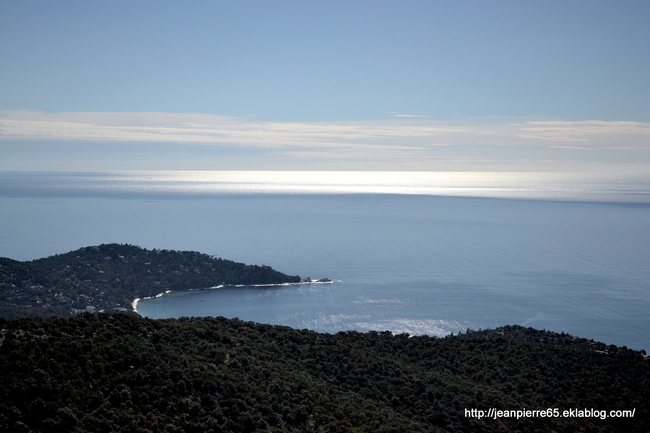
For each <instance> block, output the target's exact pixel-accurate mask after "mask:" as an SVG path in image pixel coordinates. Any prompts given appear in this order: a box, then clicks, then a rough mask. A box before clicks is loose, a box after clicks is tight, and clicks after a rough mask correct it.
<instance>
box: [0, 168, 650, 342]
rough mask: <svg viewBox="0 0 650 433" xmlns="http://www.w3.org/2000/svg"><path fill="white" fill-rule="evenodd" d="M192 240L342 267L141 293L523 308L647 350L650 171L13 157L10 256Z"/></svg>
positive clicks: (410, 315)
mask: <svg viewBox="0 0 650 433" xmlns="http://www.w3.org/2000/svg"><path fill="white" fill-rule="evenodd" d="M112 242H118V243H128V244H133V245H139V246H142V247H145V248H161V249H174V250H192V251H199V252H203V253H207V254H216V255H218V256H220V257H223V258H225V259H229V260H235V261H239V262H244V263H247V264H266V265H269V266H272V267H273V268H275V269H277V270H279V271H281V272H284V273H287V274H290V275H296V274H297V275H300V276H302V277H307V276H309V277H312V278H314V279H316V278H321V277H329V278H331V279H332V280H334V282H333V283H331V284H311V285H295V286H280V287H239V288H222V289H216V290H209V291H191V292H179V293H169V294H167V295H164V296H161V297H158V298H154V299H145V300H141V301H140V302H139V303H138V305H137V308H138V312H139V313H140V314H142V315H144V316H147V317H152V318H166V317H181V316H225V317H239V318H240V319H243V320H251V321H256V322H264V323H272V324H282V325H288V326H292V327H296V328H309V329H314V330H317V331H322V332H338V331H344V330H350V329H354V330H359V331H367V330H371V329H374V330H390V331H392V332H395V333H401V332H407V333H409V334H430V335H438V336H442V335H445V334H448V333H450V332H458V331H465V330H466V329H467V328H473V329H479V328H488V327H489V328H493V327H497V326H501V325H507V324H520V325H525V326H533V327H535V328H540V329H547V330H552V331H557V332H562V331H563V332H567V333H570V334H574V335H577V336H580V337H585V338H592V339H595V340H598V341H602V342H605V343H607V344H616V345H620V346H623V345H625V346H628V347H630V348H633V349H646V350H650V335H649V334H648V330H650V176H646V177H642V176H636V177H634V176H622V175H621V176H598V175H586V174H540V173H379V172H369V173H350V172H136V173H10V172H4V173H0V256H4V257H9V258H12V259H16V260H32V259H36V258H41V257H46V256H49V255H53V254H57V253H64V252H68V251H71V250H75V249H77V248H80V247H84V246H90V245H98V244H102V243H112Z"/></svg>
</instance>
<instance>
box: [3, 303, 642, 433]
mask: <svg viewBox="0 0 650 433" xmlns="http://www.w3.org/2000/svg"><path fill="white" fill-rule="evenodd" d="M0 329H1V331H0V332H1V334H0V431H1V432H21V431H24V432H27V431H33V432H50V431H51V432H61V431H71V432H134V433H136V432H137V433H145V432H201V433H203V432H341V433H344V432H345V433H350V432H357V433H358V432H400V433H401V432H430V431H441V432H475V431H483V432H503V431H526V432H551V431H558V432H559V431H565V432H612V431H620V432H647V431H649V430H650V413H649V409H648V404H647V403H648V401H650V362H648V361H647V360H646V358H645V357H644V356H643V355H642V354H641V353H639V352H633V351H630V350H618V349H617V350H613V349H612V350H609V351H608V349H607V347H605V350H601V349H602V347H600V346H599V347H592V346H593V345H590V344H578V345H577V346H574V345H572V344H571V342H572V341H574V340H573V338H572V337H570V336H567V335H565V334H554V333H550V332H544V331H537V330H534V329H531V328H521V327H518V326H516V327H506V328H500V329H497V330H494V331H486V332H469V333H467V334H462V335H460V336H450V337H447V338H435V337H426V336H414V337H410V336H408V335H405V334H402V335H393V334H391V333H390V332H369V333H359V332H344V333H338V334H334V335H330V334H320V333H316V332H313V331H308V330H296V329H291V328H288V327H282V326H271V325H262V324H255V323H249V322H242V321H240V320H237V319H225V318H193V319H187V318H185V319H178V320H176V319H167V320H151V319H146V318H140V317H137V316H133V315H125V314H116V315H108V314H82V315H80V316H77V317H73V318H51V319H48V320H42V319H40V318H22V319H13V320H4V319H0ZM570 349H579V350H570ZM489 408H495V409H499V410H518V409H521V410H523V409H530V410H544V409H549V408H557V409H559V411H560V412H562V411H564V410H571V409H578V410H584V409H595V410H606V411H610V410H631V409H634V410H635V415H634V417H633V418H607V419H601V418H598V417H589V418H584V417H583V418H578V417H570V418H569V417H565V418H555V417H551V418H540V417H537V418H525V417H522V418H519V419H517V418H512V417H508V418H499V419H491V418H487V417H483V418H481V419H478V418H477V417H472V416H468V412H467V410H471V409H482V410H488V409H489Z"/></svg>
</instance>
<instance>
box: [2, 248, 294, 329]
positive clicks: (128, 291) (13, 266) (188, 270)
mask: <svg viewBox="0 0 650 433" xmlns="http://www.w3.org/2000/svg"><path fill="white" fill-rule="evenodd" d="M297 282H300V277H299V276H289V275H285V274H283V273H281V272H277V271H275V270H273V269H272V268H271V267H269V266H264V265H245V264H243V263H236V262H233V261H230V260H225V259H221V258H217V257H214V256H209V255H207V254H201V253H197V252H192V251H171V250H156V249H154V250H146V249H144V248H140V247H136V246H133V245H121V244H104V245H99V246H95V247H87V248H81V249H79V250H76V251H72V252H69V253H66V254H59V255H55V256H52V257H47V258H43V259H38V260H33V261H28V262H19V261H16V260H12V259H8V258H0V317H5V318H11V317H51V316H60V317H67V316H73V315H75V314H78V313H79V312H82V311H87V312H132V311H133V308H132V302H133V300H134V299H136V298H144V297H148V296H155V295H158V294H160V293H163V292H165V291H167V290H192V289H202V288H208V287H214V286H219V285H236V284H245V285H252V284H282V283H297Z"/></svg>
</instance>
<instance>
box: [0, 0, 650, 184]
mask: <svg viewBox="0 0 650 433" xmlns="http://www.w3.org/2000/svg"><path fill="white" fill-rule="evenodd" d="M648 22H650V2H647V1H601V0H588V1H584V0H574V1H554V0H548V1H500V0H494V1H436V0H427V1H411V0H405V1H384V0H372V1H356V0H346V1H337V0H331V1H320V0H314V1H304V0H303V1H283V0H277V1H269V0H259V1H251V0H240V1H189V2H180V1H164V0H156V1H137V0H136V1H134V0H130V1H121V0H112V1H107V2H89V1H72V0H69V1H68V0H62V1H57V2H52V1H41V0H24V1H3V2H0V170H35V171H115V170H390V171H596V172H607V171H612V172H615V171H625V172H641V173H648V172H650V26H649V25H648V24H647V23H648Z"/></svg>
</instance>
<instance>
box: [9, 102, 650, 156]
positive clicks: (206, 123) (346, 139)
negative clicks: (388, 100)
mask: <svg viewBox="0 0 650 433" xmlns="http://www.w3.org/2000/svg"><path fill="white" fill-rule="evenodd" d="M649 136H650V124H649V123H639V122H620V121H615V122H606V121H595V120H590V121H574V122H567V121H530V122H522V123H496V124H495V123H488V124H471V123H470V122H467V123H465V124H448V123H440V122H435V121H433V120H422V119H417V120H413V119H408V120H406V119H400V120H385V121H359V122H338V123H336V122H302V123H298V122H294V123H289V122H251V121H246V120H242V119H238V118H231V117H226V116H217V115H207V114H185V113H179V114H176V113H53V114H50V113H38V112H29V111H17V112H0V140H52V141H58V140H66V141H89V142H108V141H113V142H150V143H188V144H215V145H219V144H228V145H240V146H251V147H265V148H293V147H297V148H302V147H307V148H314V147H317V148H342V147H352V148H355V147H363V148H376V149H386V150H390V149H395V150H398V149H399V150H417V149H423V148H427V147H431V146H451V145H459V144H463V145H497V146H498V145H517V146H540V145H541V146H557V145H558V144H561V145H569V144H570V143H573V144H575V145H579V146H584V145H586V144H588V147H605V146H607V147H608V148H611V147H615V148H617V149H620V150H640V149H645V150H647V149H649V148H650V143H649V140H648V138H649Z"/></svg>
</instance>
